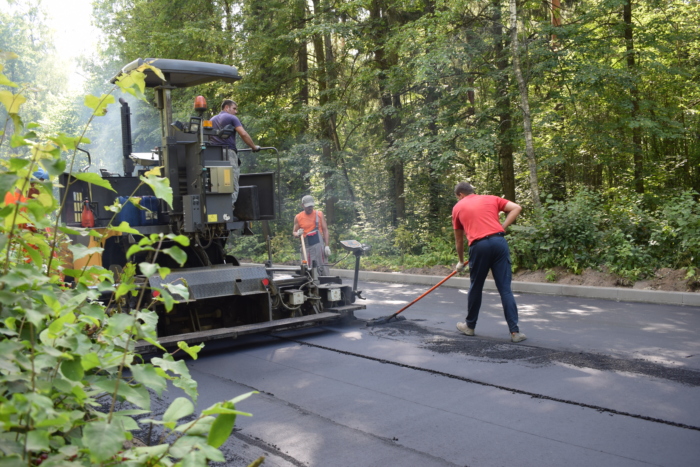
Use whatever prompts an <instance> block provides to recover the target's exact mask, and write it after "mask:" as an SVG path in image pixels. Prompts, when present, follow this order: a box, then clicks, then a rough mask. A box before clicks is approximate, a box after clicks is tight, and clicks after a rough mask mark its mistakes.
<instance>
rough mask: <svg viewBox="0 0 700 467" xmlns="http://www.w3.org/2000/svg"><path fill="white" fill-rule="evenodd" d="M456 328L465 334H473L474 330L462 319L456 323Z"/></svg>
mask: <svg viewBox="0 0 700 467" xmlns="http://www.w3.org/2000/svg"><path fill="white" fill-rule="evenodd" d="M457 329H458V330H459V331H461V332H463V333H464V334H466V335H467V336H473V335H474V330H473V329H472V328H470V327H469V326H467V323H465V322H464V321H460V322H459V323H457Z"/></svg>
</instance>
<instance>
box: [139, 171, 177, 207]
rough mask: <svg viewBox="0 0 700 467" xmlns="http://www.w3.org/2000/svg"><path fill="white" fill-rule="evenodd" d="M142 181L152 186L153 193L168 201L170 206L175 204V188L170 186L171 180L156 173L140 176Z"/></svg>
mask: <svg viewBox="0 0 700 467" xmlns="http://www.w3.org/2000/svg"><path fill="white" fill-rule="evenodd" d="M140 179H141V181H142V182H144V183H145V184H146V185H148V186H149V187H151V190H153V194H155V195H156V197H157V198H160V199H162V200H164V201H165V202H166V203H168V206H171V207H172V205H173V190H172V189H171V188H170V180H169V179H167V178H163V177H157V176H155V175H149V176H148V177H140Z"/></svg>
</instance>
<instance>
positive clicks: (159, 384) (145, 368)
mask: <svg viewBox="0 0 700 467" xmlns="http://www.w3.org/2000/svg"><path fill="white" fill-rule="evenodd" d="M130 369H131V374H132V375H134V379H136V381H138V382H139V383H141V384H143V385H144V386H147V387H149V388H151V389H153V390H154V391H156V393H158V395H159V396H160V395H161V394H162V393H163V391H164V390H165V389H167V387H168V384H167V379H166V378H165V377H164V376H163V375H161V374H159V373H158V370H157V369H156V368H155V367H154V366H153V365H151V364H148V363H146V364H143V365H131V367H130Z"/></svg>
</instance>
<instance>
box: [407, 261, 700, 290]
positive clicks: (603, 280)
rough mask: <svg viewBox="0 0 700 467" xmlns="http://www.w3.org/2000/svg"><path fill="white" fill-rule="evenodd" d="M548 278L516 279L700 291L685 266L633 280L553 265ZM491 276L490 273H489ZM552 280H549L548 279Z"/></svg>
mask: <svg viewBox="0 0 700 467" xmlns="http://www.w3.org/2000/svg"><path fill="white" fill-rule="evenodd" d="M451 271H452V270H451V269H450V268H448V267H447V266H433V267H430V268H410V269H405V270H403V271H401V272H404V273H407V274H430V275H435V276H446V275H448V274H449V273H450V272H451ZM551 271H552V272H551V273H550V274H549V277H547V272H546V271H545V270H539V271H518V272H516V273H515V274H513V280H514V281H519V282H545V283H550V284H568V285H588V286H594V287H626V288H632V289H640V290H665V291H671V292H700V282H698V281H697V280H695V281H693V280H687V279H686V278H685V276H686V273H687V271H686V270H685V269H668V268H665V269H659V270H658V271H656V273H655V274H654V277H653V278H647V279H644V280H640V281H637V282H634V283H630V282H629V281H627V280H624V279H622V278H620V277H618V276H616V275H614V274H611V273H609V272H605V271H598V270H594V269H586V270H584V271H583V272H582V273H581V274H573V273H571V272H568V271H566V270H565V269H564V268H554V269H552V270H551ZM489 278H490V274H489ZM548 279H549V280H548Z"/></svg>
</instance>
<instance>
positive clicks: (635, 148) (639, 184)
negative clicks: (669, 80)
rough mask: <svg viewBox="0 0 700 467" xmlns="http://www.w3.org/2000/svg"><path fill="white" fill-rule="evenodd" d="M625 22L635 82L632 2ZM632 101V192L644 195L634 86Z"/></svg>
mask: <svg viewBox="0 0 700 467" xmlns="http://www.w3.org/2000/svg"><path fill="white" fill-rule="evenodd" d="M622 17H623V21H624V22H625V48H626V49H627V69H628V70H629V72H630V74H631V75H632V79H633V80H635V81H636V78H637V65H636V63H635V57H634V56H635V51H634V34H633V30H632V28H633V25H632V0H627V2H626V3H625V5H624V7H623V12H622ZM630 98H631V100H632V113H631V114H630V117H631V121H632V124H634V127H633V128H632V159H633V161H634V190H635V191H636V192H637V193H644V157H643V154H642V129H641V128H640V127H639V126H638V125H636V121H637V118H638V117H639V90H638V89H637V85H636V84H632V88H631V89H630Z"/></svg>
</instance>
